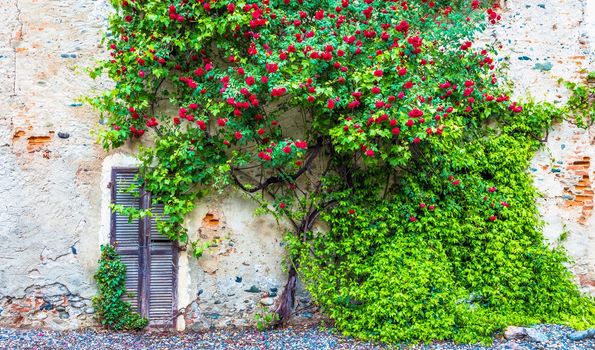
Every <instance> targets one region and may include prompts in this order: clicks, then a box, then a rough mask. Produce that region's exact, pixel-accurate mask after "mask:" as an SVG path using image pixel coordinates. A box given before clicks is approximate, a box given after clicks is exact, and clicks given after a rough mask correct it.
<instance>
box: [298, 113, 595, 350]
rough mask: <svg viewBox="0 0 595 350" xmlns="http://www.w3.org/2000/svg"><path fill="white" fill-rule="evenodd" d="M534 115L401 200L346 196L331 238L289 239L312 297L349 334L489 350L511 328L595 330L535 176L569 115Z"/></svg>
mask: <svg viewBox="0 0 595 350" xmlns="http://www.w3.org/2000/svg"><path fill="white" fill-rule="evenodd" d="M525 108H526V113H523V114H522V115H521V116H517V117H515V118H508V119H504V120H503V121H502V124H501V125H492V127H485V128H482V129H481V130H476V131H477V134H476V136H477V137H474V138H473V139H468V140H465V136H464V134H461V136H460V137H458V140H457V141H458V142H460V145H462V147H456V148H455V147H452V148H450V149H449V148H444V153H443V154H440V155H437V156H435V157H428V162H427V163H426V162H420V163H419V164H418V167H417V168H416V172H414V173H403V174H400V176H399V179H398V182H399V189H400V190H399V191H395V192H392V193H393V195H392V196H390V197H384V196H382V195H379V193H381V194H382V193H383V192H382V191H380V190H381V189H380V188H374V187H370V186H369V185H367V186H361V187H360V188H358V189H357V190H356V191H352V190H349V191H345V192H344V193H342V194H340V195H338V196H337V201H338V205H337V206H335V207H333V208H332V209H330V210H327V211H326V212H325V213H324V216H323V219H324V220H325V221H326V222H328V223H329V224H330V227H331V229H330V231H328V232H325V233H324V232H321V233H317V234H312V237H311V241H309V242H307V243H303V242H301V241H299V240H296V239H295V238H294V237H293V236H289V237H288V241H289V243H290V244H289V246H290V252H291V253H292V254H294V255H296V256H300V258H299V259H298V261H299V263H300V264H301V266H302V268H301V270H300V271H301V274H302V278H303V279H304V281H305V282H306V288H307V289H308V291H310V292H311V293H312V295H313V296H314V298H315V300H317V302H318V303H319V304H320V305H321V306H322V308H323V309H324V311H325V312H326V313H328V315H329V316H330V317H331V318H332V319H333V320H334V321H335V322H336V326H337V327H338V328H339V329H340V330H342V331H343V332H344V333H345V334H346V335H351V336H356V337H358V338H363V339H373V340H381V341H387V342H402V341H424V342H429V341H433V340H448V339H453V340H455V341H457V342H465V343H471V342H483V343H486V344H488V343H491V341H492V336H493V335H494V333H495V332H498V331H499V330H501V329H503V328H505V327H506V326H508V325H529V324H535V323H541V322H545V323H563V324H567V325H570V326H572V327H576V328H586V327H593V326H594V325H595V302H594V300H593V299H592V298H589V297H585V296H582V295H581V293H580V292H579V290H578V288H577V286H576V285H575V284H574V283H573V282H572V274H571V273H570V272H569V271H568V270H567V269H566V267H565V266H564V264H566V263H569V262H570V261H569V259H568V256H567V255H566V253H565V251H564V250H563V248H561V247H558V248H552V247H550V246H548V245H547V244H546V243H544V237H543V235H542V231H541V229H542V226H543V223H542V221H541V220H540V217H539V213H538V210H537V207H536V205H535V200H536V199H537V198H538V193H537V192H536V189H535V188H534V186H533V181H532V178H531V175H530V174H529V173H528V172H527V169H528V167H529V164H530V160H531V158H532V157H533V155H534V153H535V151H536V150H537V149H538V148H539V147H540V145H541V142H540V139H541V138H542V136H541V134H543V133H545V131H546V130H547V128H549V127H550V126H551V125H552V123H553V122H554V121H556V120H559V119H560V118H561V114H560V112H562V111H563V109H560V108H557V107H555V106H554V105H553V104H550V103H540V104H535V103H528V104H526V105H525ZM446 160H448V161H446ZM454 169H458V170H459V173H460V174H461V175H460V178H457V180H460V183H459V184H457V185H454V184H453V183H454V181H456V180H454V181H453V180H452V178H451V179H450V180H449V177H448V174H450V173H452V171H453V170H454ZM432 173H435V174H442V175H441V176H438V177H443V178H444V179H443V180H444V181H441V180H438V181H436V176H431V174H432ZM361 176H362V177H363V176H364V174H361ZM372 176H373V174H372Z"/></svg>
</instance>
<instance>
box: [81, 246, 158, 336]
mask: <svg viewBox="0 0 595 350" xmlns="http://www.w3.org/2000/svg"><path fill="white" fill-rule="evenodd" d="M93 277H94V278H95V282H97V288H98V289H99V293H98V294H97V296H95V297H93V308H94V309H95V316H96V318H97V320H98V321H99V323H101V325H102V326H104V327H106V328H107V329H110V330H115V331H119V330H140V329H143V328H145V327H146V326H147V324H148V320H147V319H146V318H143V317H141V316H140V315H139V314H138V313H136V312H134V311H132V307H131V305H130V303H129V302H126V301H124V300H122V297H123V296H125V294H126V266H125V265H124V263H122V262H121V261H120V257H119V255H118V253H117V252H116V249H115V248H114V247H113V246H111V245H102V246H101V257H100V258H99V267H98V268H97V272H95V275H94V276H93Z"/></svg>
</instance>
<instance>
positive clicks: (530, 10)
mask: <svg viewBox="0 0 595 350" xmlns="http://www.w3.org/2000/svg"><path fill="white" fill-rule="evenodd" d="M504 9H505V12H504V15H503V21H502V23H501V25H498V26H496V27H495V28H494V29H493V30H491V31H490V34H492V35H493V37H495V38H496V39H497V40H498V41H499V42H500V44H501V45H502V49H501V58H502V59H505V60H506V61H507V62H508V63H509V66H510V72H509V74H510V77H511V79H512V80H513V81H514V83H515V94H516V95H517V96H523V95H525V94H527V93H528V94H529V95H531V96H533V97H534V98H535V99H536V100H547V101H555V102H560V103H562V102H564V101H565V100H566V99H567V97H568V91H567V90H566V89H565V88H563V87H561V86H559V84H558V79H560V78H562V79H564V80H570V81H580V80H584V79H586V76H587V74H588V72H590V71H595V48H594V46H593V40H594V39H595V1H592V0H564V1H560V0H558V1H553V0H549V1H530V0H529V1H527V0H523V1H511V0H508V1H504ZM530 171H531V172H532V173H533V175H534V178H535V184H536V186H537V188H538V189H539V190H540V191H541V193H543V198H541V199H540V201H539V203H538V204H539V207H540V212H541V213H542V216H543V219H544V221H545V223H546V226H545V230H544V233H545V236H546V238H547V239H548V240H550V241H551V242H556V241H557V240H558V238H559V237H560V235H561V234H562V233H563V232H567V233H568V238H567V240H566V241H565V242H564V243H563V244H564V246H565V247H566V248H567V249H568V251H569V253H570V255H571V256H572V257H573V258H574V260H575V263H574V264H573V265H572V266H571V270H572V271H573V272H574V273H575V274H576V275H577V282H579V283H580V285H581V286H582V287H583V289H584V290H585V291H586V292H590V293H591V294H593V293H595V218H594V217H593V201H594V198H593V191H594V189H595V127H594V126H592V127H590V128H588V129H587V130H584V129H580V128H577V127H576V126H575V125H573V124H571V123H569V122H562V123H561V124H559V125H557V126H556V127H555V129H554V130H553V131H552V132H550V133H549V136H548V139H547V142H546V144H545V147H544V149H543V150H542V151H541V152H539V153H538V154H537V156H536V157H535V158H534V160H533V162H532V166H531V168H530Z"/></svg>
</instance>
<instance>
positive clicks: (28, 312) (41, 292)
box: [0, 283, 97, 330]
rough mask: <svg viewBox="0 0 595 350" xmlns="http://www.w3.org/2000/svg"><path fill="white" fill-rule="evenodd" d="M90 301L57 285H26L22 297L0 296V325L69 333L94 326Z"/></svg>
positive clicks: (61, 285)
mask: <svg viewBox="0 0 595 350" xmlns="http://www.w3.org/2000/svg"><path fill="white" fill-rule="evenodd" d="M93 312H94V310H93V308H92V307H91V301H90V300H89V299H85V298H83V297H81V296H80V295H76V294H72V293H70V291H69V290H68V288H66V286H64V285H63V284H60V283H53V284H50V285H45V286H37V285H34V286H30V287H28V288H27V289H26V295H25V296H24V297H20V298H15V297H9V296H4V297H0V326H1V327H22V328H51V329H55V330H69V329H77V328H84V327H94V326H96V325H97V324H96V322H95V320H94V318H93V315H92V314H93Z"/></svg>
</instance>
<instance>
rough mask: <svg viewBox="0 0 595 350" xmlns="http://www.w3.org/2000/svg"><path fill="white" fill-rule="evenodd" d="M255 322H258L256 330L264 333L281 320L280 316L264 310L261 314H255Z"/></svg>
mask: <svg viewBox="0 0 595 350" xmlns="http://www.w3.org/2000/svg"><path fill="white" fill-rule="evenodd" d="M254 320H255V321H256V329H258V330H259V331H261V332H262V331H265V330H267V329H270V328H271V327H272V326H273V325H274V324H275V322H276V321H278V320H279V315H277V314H276V313H274V312H269V311H267V310H266V309H264V308H263V309H262V310H261V311H260V312H257V313H255V314H254Z"/></svg>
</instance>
